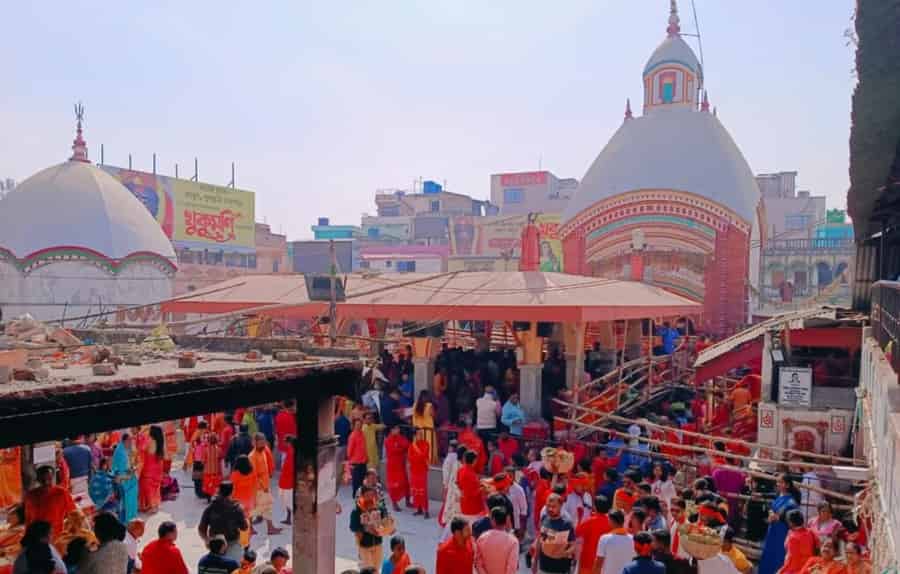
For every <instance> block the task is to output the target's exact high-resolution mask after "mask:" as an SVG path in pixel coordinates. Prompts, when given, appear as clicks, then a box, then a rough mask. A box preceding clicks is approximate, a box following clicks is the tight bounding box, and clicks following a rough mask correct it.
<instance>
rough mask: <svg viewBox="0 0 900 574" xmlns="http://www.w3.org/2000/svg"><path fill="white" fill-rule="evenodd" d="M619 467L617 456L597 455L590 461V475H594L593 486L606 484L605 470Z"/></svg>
mask: <svg viewBox="0 0 900 574" xmlns="http://www.w3.org/2000/svg"><path fill="white" fill-rule="evenodd" d="M617 466H619V457H618V456H610V457H607V456H603V455H598V456H595V457H594V460H593V461H591V474H593V475H594V484H595V485H600V484H603V483H604V482H606V469H608V468H616V467H617Z"/></svg>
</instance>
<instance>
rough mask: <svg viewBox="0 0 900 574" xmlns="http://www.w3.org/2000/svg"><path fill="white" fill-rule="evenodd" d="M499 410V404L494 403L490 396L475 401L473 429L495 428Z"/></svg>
mask: <svg viewBox="0 0 900 574" xmlns="http://www.w3.org/2000/svg"><path fill="white" fill-rule="evenodd" d="M499 410H500V403H498V402H497V401H495V400H494V397H492V396H491V395H484V396H482V397H481V398H480V399H478V400H477V401H475V428H479V429H495V428H497V412H498V411H499Z"/></svg>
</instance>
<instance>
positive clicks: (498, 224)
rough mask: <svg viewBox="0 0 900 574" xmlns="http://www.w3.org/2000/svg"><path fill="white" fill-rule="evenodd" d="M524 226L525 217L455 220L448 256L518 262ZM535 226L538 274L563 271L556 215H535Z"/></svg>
mask: <svg viewBox="0 0 900 574" xmlns="http://www.w3.org/2000/svg"><path fill="white" fill-rule="evenodd" d="M527 223H528V216H527V215H512V216H508V215H507V216H487V217H472V216H467V215H466V216H459V217H456V218H454V219H453V220H452V221H451V225H450V245H451V255H453V256H455V257H466V256H475V257H482V258H491V257H493V258H498V259H505V260H518V259H519V257H520V256H521V254H522V249H521V241H522V229H523V228H524V227H525V225H526V224H527ZM534 223H535V224H536V225H537V226H538V230H539V231H540V243H541V245H540V252H541V266H540V269H541V271H562V269H563V255H562V242H561V241H560V238H559V225H560V216H559V214H556V213H538V214H535V218H534ZM481 264H484V263H483V262H482V263H481Z"/></svg>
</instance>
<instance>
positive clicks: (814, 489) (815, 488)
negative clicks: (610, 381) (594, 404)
mask: <svg viewBox="0 0 900 574" xmlns="http://www.w3.org/2000/svg"><path fill="white" fill-rule="evenodd" d="M556 420H558V421H561V422H565V423H568V424H574V425H577V426H581V427H585V428H592V429H594V430H596V431H599V432H608V433H612V434H616V435H620V436H624V437H627V438H635V437H632V436H631V435H629V434H628V433H624V432H622V431H617V430H613V429H606V428H604V427H595V426H594V425H590V424H587V423H582V422H578V421H576V420H572V419H565V418H563V417H556ZM637 440H639V441H643V442H646V443H648V444H655V445H672V446H675V445H673V443H668V442H665V441H659V440H656V439H651V438H644V437H640V438H638V439H637ZM677 448H680V449H687V450H696V449H699V450H701V451H709V452H715V453H716V454H718V455H721V454H722V453H721V452H720V451H710V449H702V448H701V447H691V446H688V445H677ZM645 456H646V453H645ZM727 456H729V457H731V458H741V459H745V460H747V459H749V460H753V461H757V459H750V458H749V457H742V456H740V455H733V454H728V455H727ZM761 462H766V463H767V464H772V463H775V464H778V463H779V461H761ZM716 467H717V468H725V469H729V470H735V471H737V472H741V473H743V474H746V475H748V476H753V477H756V478H765V479H768V480H775V479H776V478H778V476H777V475H775V474H769V473H767V472H761V471H757V470H751V469H749V468H741V467H739V466H733V465H730V464H717V465H716ZM795 486H797V487H798V488H802V489H804V490H809V491H812V492H818V493H819V494H822V495H824V496H830V497H832V498H836V499H838V500H843V501H845V502H851V503H853V502H855V501H856V499H855V498H854V497H852V496H849V495H846V494H842V493H840V492H834V491H832V490H828V489H826V488H822V487H819V486H815V485H812V484H805V483H795Z"/></svg>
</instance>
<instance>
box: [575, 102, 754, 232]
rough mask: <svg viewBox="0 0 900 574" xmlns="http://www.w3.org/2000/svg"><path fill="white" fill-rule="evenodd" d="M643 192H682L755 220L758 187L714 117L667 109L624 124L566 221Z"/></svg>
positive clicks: (583, 183) (590, 174) (584, 184)
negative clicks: (604, 202)
mask: <svg viewBox="0 0 900 574" xmlns="http://www.w3.org/2000/svg"><path fill="white" fill-rule="evenodd" d="M643 189H665V190H674V191H684V192H689V193H694V194H697V195H700V196H703V197H705V198H707V199H710V200H713V201H715V202H717V203H719V204H721V205H723V206H725V207H727V208H730V209H731V210H733V211H734V212H736V213H737V215H739V216H740V217H741V218H743V219H744V220H745V221H747V222H748V223H751V222H753V221H755V219H756V207H757V204H758V203H759V188H758V187H757V186H756V180H755V179H754V177H753V172H752V171H751V170H750V166H749V165H748V164H747V161H746V160H745V159H744V156H743V154H742V153H741V151H740V149H738V147H737V145H736V144H735V143H734V140H733V139H731V136H730V135H729V134H728V132H727V131H726V130H725V127H724V126H723V125H722V124H721V122H719V120H718V118H717V117H716V116H715V115H713V114H710V113H707V112H702V111H696V110H692V109H689V108H684V107H674V106H665V107H662V106H661V107H660V108H659V109H657V110H655V111H654V113H653V114H651V115H646V116H642V117H635V118H629V119H626V120H625V121H624V122H623V123H622V126H621V127H620V128H619V129H618V130H617V131H616V133H615V134H613V136H612V138H611V139H610V140H609V142H608V143H607V144H606V147H604V148H603V150H602V151H601V152H600V155H598V156H597V159H595V160H594V163H593V164H591V166H590V168H588V170H587V173H586V174H585V175H584V178H582V180H581V182H580V184H579V185H578V189H577V191H576V192H575V195H574V196H573V197H572V199H570V200H569V202H568V204H567V205H566V209H565V211H564V212H563V219H562V220H563V222H566V221H569V220H570V219H572V218H573V217H575V216H576V215H578V214H579V213H581V212H582V211H584V210H585V209H587V208H589V207H590V206H592V205H594V204H595V203H597V202H598V201H601V200H604V199H607V198H610V197H612V196H614V195H618V194H620V193H625V192H629V191H639V190H643Z"/></svg>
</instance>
